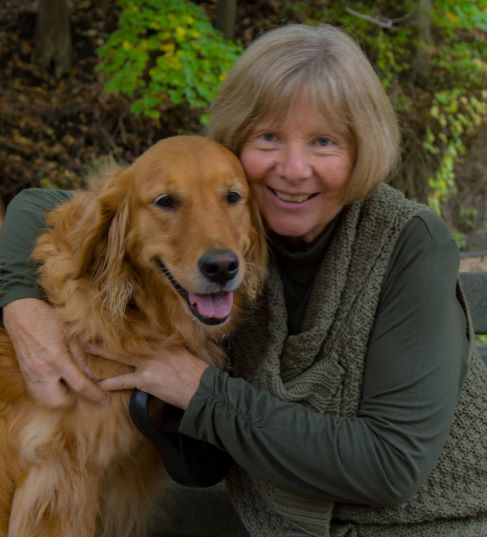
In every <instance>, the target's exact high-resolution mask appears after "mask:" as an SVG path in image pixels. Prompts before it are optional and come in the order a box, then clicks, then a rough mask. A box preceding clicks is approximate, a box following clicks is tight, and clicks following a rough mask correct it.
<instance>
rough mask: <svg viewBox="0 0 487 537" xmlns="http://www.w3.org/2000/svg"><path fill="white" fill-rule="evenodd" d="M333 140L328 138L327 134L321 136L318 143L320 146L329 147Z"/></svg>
mask: <svg viewBox="0 0 487 537" xmlns="http://www.w3.org/2000/svg"><path fill="white" fill-rule="evenodd" d="M332 143H333V142H332V140H331V138H328V137H326V136H321V137H320V138H318V140H317V144H318V145H319V146H320V147H328V146H329V145H331V144H332Z"/></svg>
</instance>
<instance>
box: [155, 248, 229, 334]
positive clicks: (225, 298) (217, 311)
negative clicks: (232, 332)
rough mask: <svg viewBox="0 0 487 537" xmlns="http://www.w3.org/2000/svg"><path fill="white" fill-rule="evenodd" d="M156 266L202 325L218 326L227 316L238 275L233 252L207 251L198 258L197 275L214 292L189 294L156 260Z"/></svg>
mask: <svg viewBox="0 0 487 537" xmlns="http://www.w3.org/2000/svg"><path fill="white" fill-rule="evenodd" d="M158 264H159V267H160V268H161V271H162V272H163V274H164V275H165V276H166V277H167V279H168V280H169V282H170V283H171V285H172V286H173V287H174V289H175V290H176V291H177V292H178V293H179V294H180V296H181V297H183V298H184V300H185V302H186V304H187V305H188V307H189V309H190V311H191V313H192V314H193V315H194V316H195V317H196V318H197V319H198V320H199V321H200V322H202V323H203V324H206V325H213V326H215V325H220V324H223V323H225V322H226V321H227V320H228V318H229V317H230V315H231V312H232V307H233V291H234V290H235V288H236V287H237V285H235V282H236V279H237V277H238V274H239V261H238V257H237V255H236V254H235V253H234V252H232V251H231V250H210V251H208V252H206V253H205V254H204V255H203V256H201V258H200V259H199V261H198V270H199V271H200V273H201V275H202V276H203V277H204V278H205V280H207V281H208V282H209V284H211V286H212V287H214V288H215V289H219V290H217V291H214V292H208V293H193V292H191V291H188V290H186V289H185V288H184V287H183V286H182V285H181V284H180V283H179V282H178V281H177V280H176V279H175V278H174V276H173V275H172V274H171V272H170V270H169V269H168V268H167V266H166V265H165V264H164V263H163V262H162V261H161V260H160V259H159V260H158Z"/></svg>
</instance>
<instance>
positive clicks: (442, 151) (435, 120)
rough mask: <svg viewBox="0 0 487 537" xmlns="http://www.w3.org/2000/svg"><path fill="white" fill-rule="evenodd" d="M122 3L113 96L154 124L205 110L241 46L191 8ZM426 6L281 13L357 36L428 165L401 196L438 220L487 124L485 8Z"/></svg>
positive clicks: (291, 8) (478, 4) (111, 45)
mask: <svg viewBox="0 0 487 537" xmlns="http://www.w3.org/2000/svg"><path fill="white" fill-rule="evenodd" d="M120 4H121V7H122V11H121V14H120V19H119V28H118V29H117V30H116V31H115V32H114V33H113V34H112V35H111V36H110V37H109V39H108V41H107V42H106V44H105V45H103V46H102V47H101V48H100V50H99V54H100V57H101V63H100V65H99V70H100V71H103V72H104V73H107V74H108V82H107V85H106V88H107V90H108V91H112V92H118V93H121V94H124V95H127V96H129V97H130V99H131V100H132V108H131V109H132V111H133V112H134V113H140V114H145V115H146V116H149V117H151V118H158V117H159V116H160V113H161V111H162V110H164V109H167V108H168V107H172V106H177V105H181V104H186V105H189V106H190V107H191V108H192V109H197V110H201V111H203V109H204V108H205V107H206V106H207V105H208V103H209V102H210V101H211V99H212V98H213V96H214V95H215V93H216V91H217V89H218V86H219V84H220V82H221V80H222V79H223V78H224V76H225V73H226V71H227V70H228V69H229V67H230V66H231V65H232V64H233V62H234V61H235V60H236V58H237V57H238V56H239V55H240V53H241V51H242V50H243V47H242V46H241V45H239V44H236V43H232V42H229V41H227V40H225V39H224V38H223V37H222V35H221V34H220V33H219V32H217V31H216V30H215V29H214V28H213V26H212V25H211V23H210V21H209V19H208V17H207V14H206V13H205V11H204V10H203V9H202V8H201V7H200V6H198V5H196V4H193V3H192V2H190V1H188V0H164V1H161V0H120ZM425 4H426V5H427V4H428V2H424V1H422V0H406V1H401V2H399V1H396V0H387V1H386V0H384V1H380V0H379V1H374V2H372V1H365V0H361V1H354V0H350V1H348V2H346V3H345V2H334V1H332V0H310V1H306V2H305V1H302V2H297V1H296V2H282V5H281V9H283V10H284V13H283V19H282V20H283V21H284V20H287V21H298V22H306V23H320V22H328V23H332V24H337V25H339V26H341V27H343V28H345V29H346V30H348V31H349V32H350V33H351V34H352V35H354V36H355V38H356V39H357V40H358V42H359V43H360V44H361V45H362V47H363V48H364V49H365V51H366V53H367V55H368V57H369V58H370V60H371V61H372V63H373V65H374V66H375V68H376V70H377V73H378V74H379V77H380V78H381V80H382V82H383V84H384V86H385V88H386V90H387V92H388V94H389V96H390V98H391V100H392V103H393V105H394V107H395V109H396V111H397V113H398V115H399V117H400V120H401V124H402V126H403V130H404V132H405V134H406V136H405V149H404V153H405V155H406V154H407V153H408V152H409V153H410V154H411V153H412V152H411V144H414V148H415V151H416V153H414V155H415V156H416V154H417V160H419V161H420V162H421V165H422V167H423V170H422V172H423V173H421V174H417V173H416V172H417V167H416V168H415V169H414V175H415V178H414V180H415V181H416V182H417V185H416V186H414V185H412V186H411V180H408V185H407V186H405V187H404V188H402V189H403V190H404V191H406V193H407V194H408V195H409V196H410V197H416V198H418V199H420V200H421V201H426V202H428V203H429V204H430V206H432V207H433V208H434V209H435V210H436V211H438V212H439V213H441V211H442V208H443V206H444V205H445V204H447V203H448V200H449V199H451V197H452V195H453V194H454V193H455V188H456V185H455V165H456V164H457V163H458V162H459V160H460V159H461V158H462V156H463V155H464V154H465V150H466V144H467V143H468V140H469V137H471V136H472V133H473V132H474V131H475V129H476V128H477V127H478V126H479V125H480V123H481V122H482V121H483V119H484V118H485V116H486V111H487V84H486V81H487V64H486V58H487V39H486V32H487V0H476V1H467V0H434V2H431V4H430V6H432V8H431V9H430V11H428V12H427V13H426V14H424V13H423V12H420V8H421V6H423V7H424V5H425ZM421 13H422V16H423V19H422V24H423V26H422V27H421V28H420V23H419V21H420V15H421ZM425 28H426V32H425V30H424V29H425ZM201 117H202V121H203V122H205V120H206V119H207V118H206V116H205V115H204V113H203V112H202V116H201ZM413 160H414V159H413ZM398 177H399V179H398V180H399V181H400V174H398ZM396 186H398V187H399V188H401V186H402V185H401V184H396ZM458 237H459V239H458V240H459V242H460V243H461V240H462V237H461V234H458Z"/></svg>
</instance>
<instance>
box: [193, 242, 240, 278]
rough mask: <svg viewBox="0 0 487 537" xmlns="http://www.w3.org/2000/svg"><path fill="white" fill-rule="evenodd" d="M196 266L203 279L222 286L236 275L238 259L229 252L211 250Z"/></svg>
mask: <svg viewBox="0 0 487 537" xmlns="http://www.w3.org/2000/svg"><path fill="white" fill-rule="evenodd" d="M198 266H199V269H200V272H201V274H203V276H204V277H205V278H207V279H208V280H210V281H211V282H214V283H219V284H221V285H223V284H225V283H227V282H228V281H229V280H231V279H232V278H233V277H235V275H236V274H237V272H238V257H237V255H236V254H235V253H234V252H232V251H231V250H211V251H209V252H206V254H205V255H203V256H202V257H201V258H200V260H199V261H198Z"/></svg>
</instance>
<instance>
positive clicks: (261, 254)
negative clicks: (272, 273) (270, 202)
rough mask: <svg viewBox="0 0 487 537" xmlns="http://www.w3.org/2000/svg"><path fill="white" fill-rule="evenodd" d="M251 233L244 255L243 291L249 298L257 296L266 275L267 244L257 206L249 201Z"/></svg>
mask: <svg viewBox="0 0 487 537" xmlns="http://www.w3.org/2000/svg"><path fill="white" fill-rule="evenodd" d="M249 210H250V220H251V222H252V231H251V236H250V246H249V249H248V251H247V252H246V254H245V258H246V260H247V270H246V274H245V282H244V286H245V291H246V293H247V294H248V295H249V296H250V297H251V298H256V297H257V295H258V294H259V292H260V290H261V288H262V286H263V284H264V279H265V277H266V274H267V242H266V234H265V230H264V225H263V223H262V218H261V216H260V213H259V210H258V208H257V205H256V204H255V202H254V201H253V200H249Z"/></svg>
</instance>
